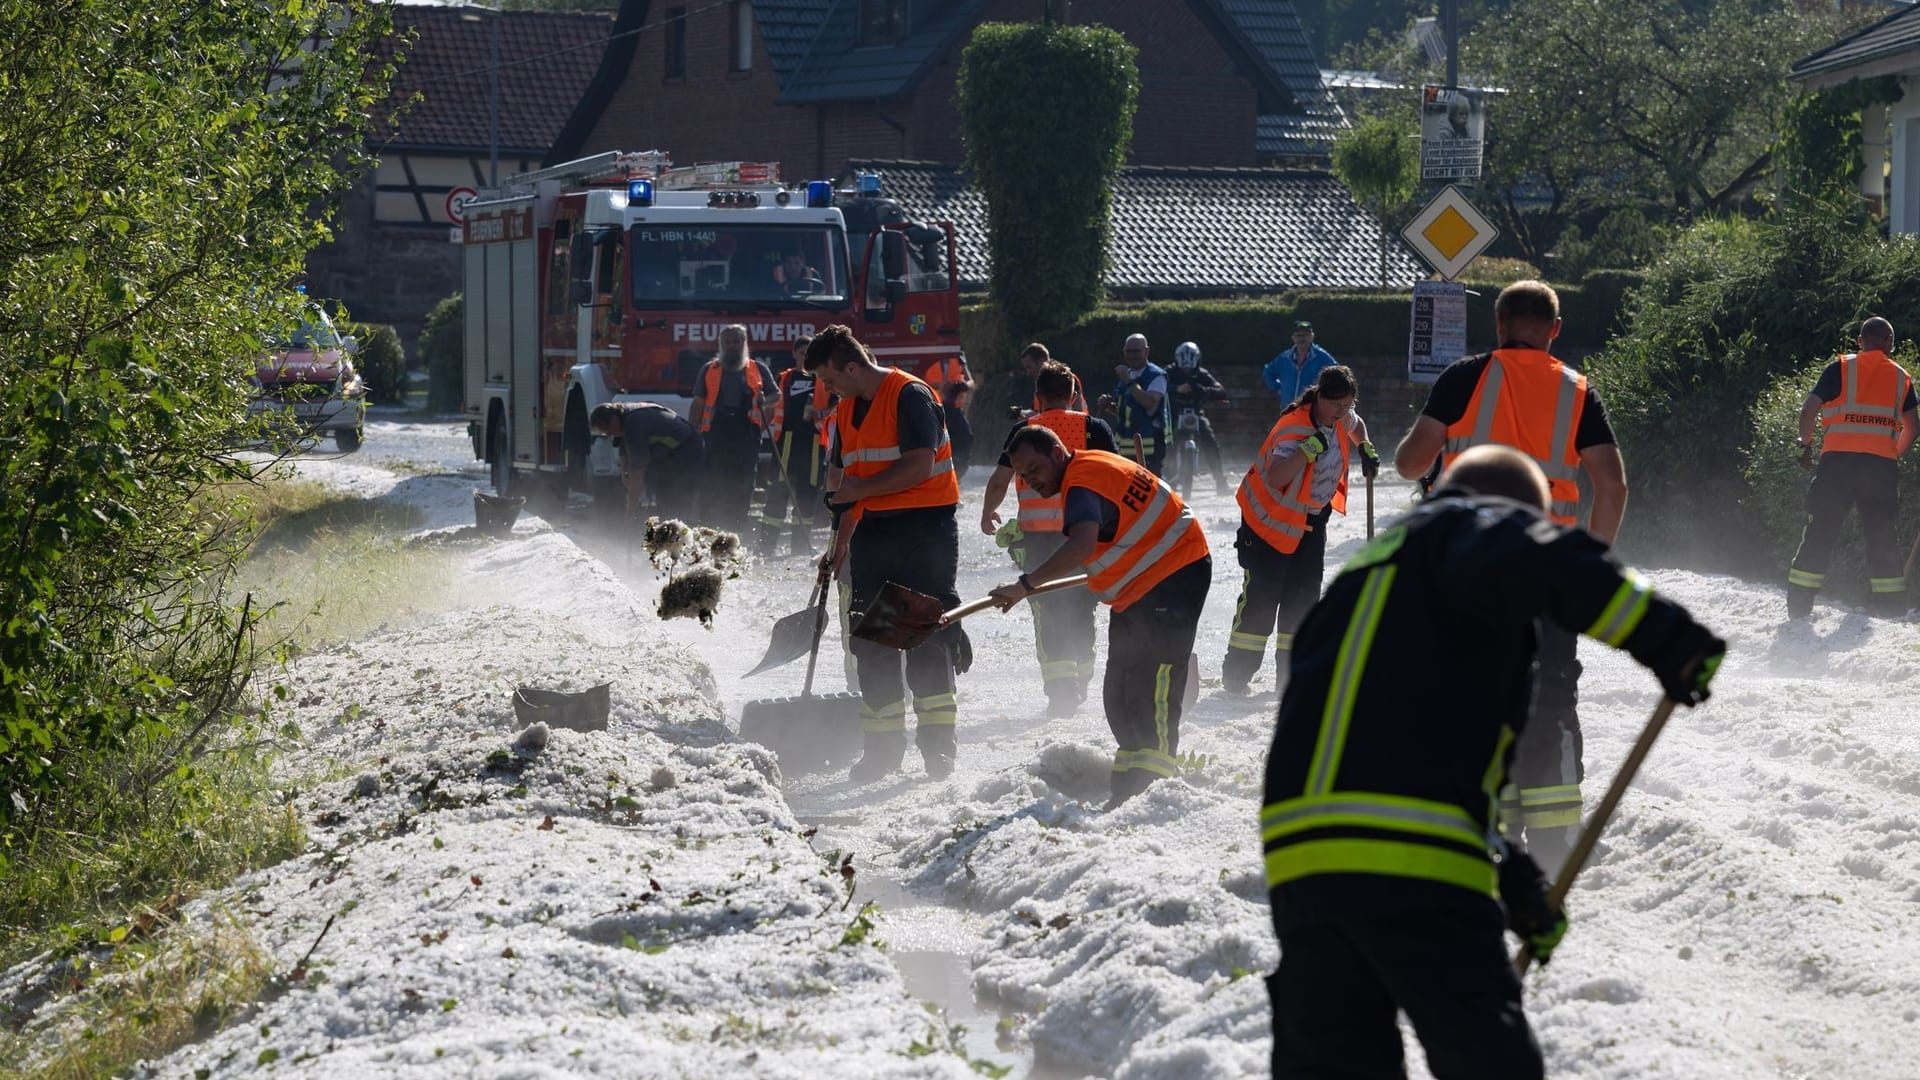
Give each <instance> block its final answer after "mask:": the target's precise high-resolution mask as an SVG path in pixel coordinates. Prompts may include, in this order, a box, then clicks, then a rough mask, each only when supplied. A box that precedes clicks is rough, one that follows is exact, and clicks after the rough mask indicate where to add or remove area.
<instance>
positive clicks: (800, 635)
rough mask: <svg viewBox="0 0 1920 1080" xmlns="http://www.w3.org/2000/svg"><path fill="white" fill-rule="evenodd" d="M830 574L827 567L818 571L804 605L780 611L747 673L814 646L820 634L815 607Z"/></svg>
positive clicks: (796, 656) (779, 663) (776, 664)
mask: <svg viewBox="0 0 1920 1080" xmlns="http://www.w3.org/2000/svg"><path fill="white" fill-rule="evenodd" d="M831 578H832V572H831V571H822V572H821V574H820V579H819V581H817V582H815V583H814V591H813V594H812V596H813V598H812V599H810V600H808V601H807V606H806V607H804V608H801V609H800V610H799V611H796V612H794V613H793V614H791V615H782V616H781V617H780V621H779V622H776V623H774V624H773V635H772V638H771V640H769V641H768V642H767V655H765V656H763V657H761V658H760V662H759V663H758V664H756V665H754V668H753V670H752V671H749V672H747V675H748V676H753V675H758V674H760V673H761V672H763V671H772V670H773V669H774V668H777V667H781V666H783V665H786V664H791V663H792V662H794V661H795V660H798V659H800V658H801V657H802V656H805V655H807V650H808V649H811V648H814V647H815V644H816V643H817V642H818V641H819V638H820V630H819V629H818V628H816V627H815V626H814V623H815V622H816V621H818V619H819V614H818V610H817V609H818V608H819V606H820V598H821V596H823V595H824V591H825V589H826V588H827V583H828V582H829V581H830V580H831Z"/></svg>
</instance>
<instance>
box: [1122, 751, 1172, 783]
mask: <svg viewBox="0 0 1920 1080" xmlns="http://www.w3.org/2000/svg"><path fill="white" fill-rule="evenodd" d="M1135 770H1138V771H1140V772H1150V773H1153V774H1154V775H1155V776H1167V777H1171V776H1178V775H1179V773H1180V761H1179V759H1178V758H1175V757H1174V756H1173V755H1172V754H1165V753H1161V752H1160V751H1158V750H1116V751H1114V753H1113V771H1114V772H1133V771H1135Z"/></svg>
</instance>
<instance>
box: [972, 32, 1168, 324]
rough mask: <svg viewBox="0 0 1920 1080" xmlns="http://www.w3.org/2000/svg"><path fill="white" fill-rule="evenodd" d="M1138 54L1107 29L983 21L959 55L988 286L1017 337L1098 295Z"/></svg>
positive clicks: (1129, 131) (1089, 304) (1136, 84)
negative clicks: (981, 203)
mask: <svg viewBox="0 0 1920 1080" xmlns="http://www.w3.org/2000/svg"><path fill="white" fill-rule="evenodd" d="M1136 55H1137V50H1135V49H1134V47H1133V46H1132V45H1130V44H1128V43H1127V40H1126V38H1124V37H1122V36H1121V35H1120V33H1119V32H1118V31H1115V30H1111V29H1108V28H1106V27H1101V26H1060V25H1056V24H1039V23H1029V24H1014V23H984V24H982V25H981V26H980V27H979V28H978V29H976V30H975V31H974V33H973V39H972V40H971V41H969V42H968V44H967V47H966V51H965V52H964V53H962V54H961V59H960V74H959V80H958V86H957V96H958V100H959V106H960V130H961V136H962V138H963V139H964V140H965V142H966V148H967V164H968V166H969V167H970V168H971V169H972V170H973V175H974V178H975V181H976V182H977V183H978V184H979V185H980V190H981V191H983V192H984V193H985V194H986V197H987V226H988V229H989V231H990V238H989V242H990V244H991V248H992V252H993V279H992V282H991V290H992V295H993V298H994V301H995V302H996V303H997V304H998V305H999V306H1000V309H1001V311H1002V312H1004V313H1005V316H1006V319H1007V328H1008V331H1009V332H1010V334H1011V335H1012V336H1013V337H1019V336H1021V335H1023V334H1028V333H1032V332H1034V331H1036V330H1039V329H1043V328H1046V327H1052V326H1064V325H1066V324H1067V323H1070V322H1072V321H1073V320H1074V319H1075V318H1076V317H1078V316H1079V315H1081V314H1084V313H1085V312H1088V311H1091V310H1093V309H1094V307H1095V306H1097V305H1098V304H1099V302H1100V299H1101V296H1102V292H1103V289H1102V284H1101V282H1102V278H1103V276H1104V274H1105V271H1106V267H1107V254H1108V244H1109V241H1110V240H1111V237H1112V232H1113V226H1112V221H1111V218H1110V215H1109V210H1110V209H1111V207H1112V203H1113V183H1114V178H1115V177H1116V176H1118V175H1119V171H1120V165H1121V162H1122V161H1124V160H1125V158H1126V152H1127V144H1128V143H1129V142H1131V141H1132V138H1133V113H1134V106H1135V103H1136V102H1137V100H1138V99H1139V96H1140V75H1139V69H1138V66H1137V65H1136V63H1135V57H1136Z"/></svg>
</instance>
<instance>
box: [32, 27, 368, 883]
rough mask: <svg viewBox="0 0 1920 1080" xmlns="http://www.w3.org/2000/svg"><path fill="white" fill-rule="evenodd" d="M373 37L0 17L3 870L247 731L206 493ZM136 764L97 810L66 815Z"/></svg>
mask: <svg viewBox="0 0 1920 1080" xmlns="http://www.w3.org/2000/svg"><path fill="white" fill-rule="evenodd" d="M390 29H391V21H390V18H389V15H388V11H387V8H386V5H384V4H381V3H377V2H374V0H248V2H245V3H216V4H181V3H178V2H177V0H64V2H62V3H59V4H49V3H46V2H45V0H0V72H4V75H0V146H4V147H6V152H5V153H4V154H0V537H4V538H5V542H4V543H0V870H4V868H5V862H6V858H5V857H6V854H7V853H8V851H9V850H12V849H13V848H14V846H15V845H16V844H17V843H18V842H20V841H21V839H22V837H23V836H25V835H29V834H30V831H31V829H32V827H33V826H34V824H35V823H37V822H45V821H47V820H49V819H50V818H51V817H53V816H54V815H65V816H64V817H63V819H62V820H60V824H61V826H62V827H63V828H65V829H69V830H74V831H75V834H76V835H84V834H85V830H87V829H89V828H90V827H92V826H94V825H95V824H97V822H98V820H99V818H100V817H101V816H104V815H108V814H112V813H121V812H126V811H127V810H128V808H129V807H133V806H138V805H141V804H143V803H144V801H145V800H146V799H147V798H149V796H150V795H151V794H152V792H153V789H154V787H155V785H157V784H158V783H159V782H160V781H161V780H162V779H166V778H169V777H173V778H178V777H181V776H190V775H191V774H190V772H183V773H175V772H174V769H175V767H176V766H182V767H183V768H184V764H183V763H187V762H190V761H191V760H192V756H193V754H194V753H196V752H197V750H198V749H199V748H201V747H202V746H203V740H205V739H206V738H207V737H208V736H209V735H210V734H211V733H213V732H217V731H220V730H222V726H223V725H224V724H226V723H227V722H229V721H231V720H233V719H234V718H235V717H236V716H238V715H240V714H241V712H242V710H243V706H244V705H245V703H244V702H243V701H241V700H240V697H241V693H242V690H243V687H244V682H245V678H246V673H247V671H246V666H247V665H246V651H247V634H246V630H247V619H246V618H245V616H244V614H242V613H241V612H239V611H236V610H235V608H236V607H238V605H234V604H230V603H229V601H228V600H227V598H226V597H225V596H224V595H222V592H221V587H220V582H221V578H220V573H221V568H222V566H223V565H226V564H227V562H228V561H229V560H230V558H231V555H232V551H233V549H232V547H231V545H230V544H229V543H227V541H228V540H229V539H230V536H229V535H228V534H227V533H226V532H224V531H223V528H222V524H223V522H227V521H230V520H232V519H231V517H230V516H228V515H226V514H222V513H220V512H219V511H220V509H221V507H220V506H219V503H218V500H217V499H216V498H213V497H212V495H211V493H212V492H213V491H214V490H215V486H216V485H218V484H219V483H221V482H223V481H228V480H232V479H234V478H235V477H238V476H243V475H244V474H245V468H246V467H245V465H244V463H242V462H239V461H237V460H236V459H235V457H234V455H233V453H232V449H231V448H232V446H233V445H234V443H235V438H236V436H237V435H239V434H241V433H242V432H243V424H244V418H245V414H246V404H247V390H246V387H247V380H248V377H249V376H250V375H251V373H252V363H253V358H254V357H255V356H256V355H258V354H259V352H260V351H261V349H262V343H263V341H264V340H265V339H266V338H267V337H269V336H270V335H271V334H272V333H273V332H274V331H276V330H284V329H285V328H287V327H289V326H291V325H292V324H293V323H294V321H295V320H297V318H298V313H299V299H300V298H299V297H297V296H296V294H295V293H294V292H293V291H292V290H291V289H290V288H288V283H289V282H291V281H292V280H294V278H295V277H296V276H297V275H298V274H299V273H300V272H301V265H302V262H303V259H304V257H305V254H306V252H307V250H308V249H309V248H310V247H312V246H313V244H314V243H316V242H317V241H318V240H320V239H321V238H322V237H323V236H325V235H326V228H325V225H324V223H323V221H322V220H320V219H318V218H316V217H315V216H314V214H313V209H314V207H316V206H325V205H327V202H328V200H329V198H330V196H331V195H332V193H335V192H337V191H340V190H341V189H343V188H344V187H345V186H346V184H347V183H348V182H349V180H350V179H351V176H352V175H353V174H354V173H355V172H356V171H357V170H359V169H360V168H362V167H363V166H364V162H363V160H362V158H361V156H360V145H361V134H360V131H361V127H362V125H363V121H364V118H365V116H366V115H367V113H368V110H369V109H370V108H371V107H372V106H373V105H374V104H375V103H376V102H377V101H379V100H380V99H381V98H382V97H383V96H384V93H385V88H386V81H387V74H388V72H387V70H386V68H385V67H378V68H376V67H375V66H374V64H373V62H372V61H370V60H369V57H370V56H372V52H371V50H370V45H371V43H372V42H374V41H375V40H377V39H378V38H379V37H381V36H384V35H385V34H387V33H389V32H390ZM242 610H244V609H242ZM135 748H141V749H144V750H145V751H148V752H149V753H147V754H146V756H144V757H143V758H142V759H141V760H143V761H145V762H147V763H148V765H147V766H145V767H144V771H140V772H137V773H133V774H125V773H122V774H119V775H114V776H113V777H112V781H113V784H114V788H113V791H114V795H113V797H111V798H100V799H97V800H95V801H94V802H93V803H92V804H89V805H85V806H75V805H73V804H72V803H70V802H69V803H67V804H64V805H63V804H62V803H61V802H60V800H61V799H62V798H63V793H64V792H66V791H67V790H68V788H69V786H70V785H75V784H79V783H81V782H82V781H83V780H85V781H97V780H98V779H99V777H100V774H101V772H102V771H103V769H111V768H113V767H116V765H115V763H116V762H119V761H122V760H123V759H124V758H125V757H126V756H127V755H129V754H130V753H131V751H132V750H134V749H135Z"/></svg>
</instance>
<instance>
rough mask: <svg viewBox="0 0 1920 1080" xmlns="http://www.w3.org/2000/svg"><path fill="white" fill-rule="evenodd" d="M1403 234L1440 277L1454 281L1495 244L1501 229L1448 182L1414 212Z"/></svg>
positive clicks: (1401, 231)
mask: <svg viewBox="0 0 1920 1080" xmlns="http://www.w3.org/2000/svg"><path fill="white" fill-rule="evenodd" d="M1400 235H1401V236H1403V237H1405V238H1406V241H1407V243H1409V244H1411V245H1413V250H1415V251H1417V252H1419V253H1420V257H1421V258H1423V259H1425V260H1427V262H1429V263H1431V264H1433V268H1434V269H1435V270H1437V271H1439V273H1440V276H1441V277H1443V278H1445V279H1447V280H1448V281H1452V280H1453V279H1454V278H1456V277H1459V276H1460V272H1461V271H1462V270H1465V269H1466V268H1467V264H1468V263H1470V262H1472V261H1473V259H1474V256H1476V255H1478V254H1480V253H1481V252H1482V251H1485V250H1486V248H1487V245H1488V244H1491V243H1493V241H1494V240H1495V238H1497V237H1498V236H1499V235H1500V230H1498V229H1496V228H1494V227H1493V224H1492V223H1491V222H1489V221H1488V220H1487V219H1486V218H1485V217H1484V216H1482V215H1481V213H1480V211H1478V210H1475V209H1474V208H1473V204H1472V203H1470V202H1468V201H1467V197H1466V196H1465V195H1462V194H1461V193H1460V189H1459V188H1457V187H1454V186H1453V185H1452V184H1448V185H1447V186H1446V187H1444V188H1442V189H1441V190H1440V194H1438V195H1435V196H1434V197H1433V201H1432V202H1430V203H1428V204H1427V205H1426V208H1425V209H1423V210H1421V211H1420V213H1418V214H1416V215H1414V219H1413V220H1412V221H1410V222H1408V223H1407V227H1406V228H1404V229H1401V230H1400Z"/></svg>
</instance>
